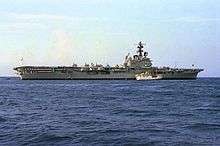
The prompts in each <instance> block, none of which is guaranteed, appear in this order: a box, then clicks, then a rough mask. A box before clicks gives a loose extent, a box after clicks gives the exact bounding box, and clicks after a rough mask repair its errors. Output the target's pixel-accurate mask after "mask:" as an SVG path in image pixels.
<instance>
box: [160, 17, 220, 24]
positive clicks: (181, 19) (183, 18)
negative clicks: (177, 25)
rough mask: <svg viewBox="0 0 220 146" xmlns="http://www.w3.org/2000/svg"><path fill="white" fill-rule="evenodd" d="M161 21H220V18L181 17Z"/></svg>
mask: <svg viewBox="0 0 220 146" xmlns="http://www.w3.org/2000/svg"><path fill="white" fill-rule="evenodd" d="M160 21H161V22H192V23H194V22H220V18H206V17H179V18H170V19H162V20H160Z"/></svg>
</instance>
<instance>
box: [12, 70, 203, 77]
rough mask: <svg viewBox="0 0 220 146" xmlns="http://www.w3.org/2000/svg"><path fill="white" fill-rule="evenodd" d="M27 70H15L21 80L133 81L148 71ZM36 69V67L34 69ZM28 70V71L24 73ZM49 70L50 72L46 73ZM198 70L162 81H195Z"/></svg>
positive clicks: (172, 75)
mask: <svg viewBox="0 0 220 146" xmlns="http://www.w3.org/2000/svg"><path fill="white" fill-rule="evenodd" d="M29 68H33V67H18V68H15V70H17V71H18V72H19V76H20V78H21V79H22V80H135V79H136V77H135V76H136V75H137V74H140V73H142V72H145V71H149V70H151V68H148V69H139V70H127V71H109V72H107V73H106V72H104V73H103V72H101V71H89V72H88V71H80V70H73V69H70V68H68V67H67V69H65V67H64V68H63V69H62V70H59V71H54V69H57V68H50V67H48V68H47V71H38V72H36V71H30V69H29ZM35 68H37V67H35ZM26 69H29V71H26ZM48 69H50V70H51V71H48ZM199 72H200V70H193V69H192V70H189V71H187V72H174V73H168V74H163V75H162V79H196V78H197V74H198V73H199Z"/></svg>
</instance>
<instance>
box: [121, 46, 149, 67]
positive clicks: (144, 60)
mask: <svg viewBox="0 0 220 146" xmlns="http://www.w3.org/2000/svg"><path fill="white" fill-rule="evenodd" d="M144 45H145V44H143V43H142V42H139V43H138V46H137V48H138V50H137V54H136V55H133V57H129V54H128V55H127V56H126V57H125V61H124V66H125V67H126V68H149V67H151V66H152V61H151V59H150V58H149V57H147V56H148V52H144V51H143V48H144Z"/></svg>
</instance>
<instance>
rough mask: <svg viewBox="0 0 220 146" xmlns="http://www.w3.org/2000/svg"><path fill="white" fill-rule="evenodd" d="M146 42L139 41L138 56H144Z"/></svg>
mask: <svg viewBox="0 0 220 146" xmlns="http://www.w3.org/2000/svg"><path fill="white" fill-rule="evenodd" d="M145 45H146V44H143V43H142V42H141V41H140V42H139V43H138V46H137V48H138V50H137V53H138V56H140V57H142V56H143V52H144V51H143V48H144V46H145Z"/></svg>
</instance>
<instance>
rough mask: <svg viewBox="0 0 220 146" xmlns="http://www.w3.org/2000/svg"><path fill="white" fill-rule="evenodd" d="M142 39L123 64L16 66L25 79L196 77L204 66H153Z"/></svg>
mask: <svg viewBox="0 0 220 146" xmlns="http://www.w3.org/2000/svg"><path fill="white" fill-rule="evenodd" d="M143 48H144V44H143V43H142V42H139V43H138V45H137V54H135V55H133V56H132V57H131V56H130V54H128V55H127V56H126V57H125V59H124V63H123V64H122V65H116V66H109V65H107V66H103V65H101V64H93V63H91V65H89V64H85V65H84V66H77V65H76V64H73V65H72V66H20V67H16V68H14V70H15V71H16V72H17V74H18V75H19V76H20V77H21V79H23V80H49V79H51V80H58V79H60V80H66V79H69V80H135V79H136V77H137V76H138V75H142V76H143V75H145V76H146V75H147V76H148V75H149V73H150V74H151V75H152V74H158V73H159V74H160V77H161V79H196V78H197V74H198V73H199V72H201V71H203V69H192V68H191V69H176V68H175V69H174V68H169V67H163V68H158V67H153V66H152V61H151V59H150V58H149V57H148V52H145V51H144V50H143Z"/></svg>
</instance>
